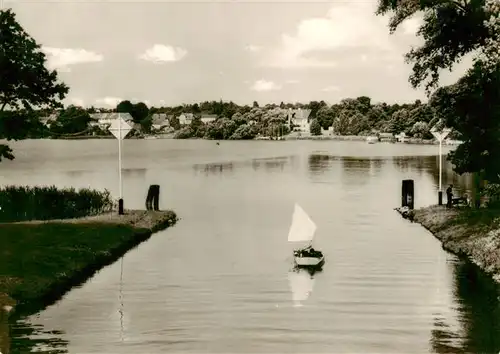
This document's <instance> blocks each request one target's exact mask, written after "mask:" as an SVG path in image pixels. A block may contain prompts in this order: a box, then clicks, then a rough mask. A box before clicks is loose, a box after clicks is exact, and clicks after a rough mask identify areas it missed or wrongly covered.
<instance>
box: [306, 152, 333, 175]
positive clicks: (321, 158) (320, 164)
mask: <svg viewBox="0 0 500 354" xmlns="http://www.w3.org/2000/svg"><path fill="white" fill-rule="evenodd" d="M338 160H340V157H339V156H332V155H324V154H311V155H309V158H308V160H307V162H308V163H307V166H308V169H309V172H311V173H313V174H318V173H323V172H325V171H328V170H329V169H331V167H332V165H333V162H334V161H338Z"/></svg>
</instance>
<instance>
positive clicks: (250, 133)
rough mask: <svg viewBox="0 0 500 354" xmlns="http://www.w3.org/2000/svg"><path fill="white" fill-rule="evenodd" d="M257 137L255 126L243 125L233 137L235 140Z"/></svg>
mask: <svg viewBox="0 0 500 354" xmlns="http://www.w3.org/2000/svg"><path fill="white" fill-rule="evenodd" d="M256 136H257V132H256V129H255V127H254V126H252V125H247V124H242V125H240V126H239V127H238V129H236V131H235V132H234V134H233V135H232V136H231V139H233V140H249V139H253V138H255V137H256Z"/></svg>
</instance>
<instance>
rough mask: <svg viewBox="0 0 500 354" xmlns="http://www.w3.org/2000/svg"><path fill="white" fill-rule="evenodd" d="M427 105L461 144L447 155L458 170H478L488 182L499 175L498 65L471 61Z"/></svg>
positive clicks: (499, 83) (499, 117) (499, 70)
mask: <svg viewBox="0 0 500 354" xmlns="http://www.w3.org/2000/svg"><path fill="white" fill-rule="evenodd" d="M430 102H431V104H432V105H433V106H434V107H435V108H436V110H437V111H438V112H439V113H440V115H441V117H442V118H444V120H445V124H446V125H447V126H449V127H452V128H454V129H455V130H456V131H457V132H458V133H460V135H461V137H462V139H463V141H464V143H463V144H461V145H459V146H458V147H457V149H456V150H455V151H453V152H452V153H451V154H450V155H449V159H450V160H451V162H452V163H453V165H454V170H455V171H456V172H457V173H459V174H462V173H465V172H480V173H482V175H483V177H485V178H486V179H487V180H490V181H497V180H498V175H499V174H500V164H499V163H498V161H500V65H497V68H496V70H493V71H486V70H482V67H481V62H477V63H475V64H474V66H473V68H472V69H470V70H469V71H468V72H467V74H466V75H465V76H464V77H463V78H461V79H460V80H459V81H458V82H457V83H456V84H454V85H451V86H447V87H443V88H440V89H438V90H437V91H436V92H435V94H434V95H433V96H432V98H431V101H430Z"/></svg>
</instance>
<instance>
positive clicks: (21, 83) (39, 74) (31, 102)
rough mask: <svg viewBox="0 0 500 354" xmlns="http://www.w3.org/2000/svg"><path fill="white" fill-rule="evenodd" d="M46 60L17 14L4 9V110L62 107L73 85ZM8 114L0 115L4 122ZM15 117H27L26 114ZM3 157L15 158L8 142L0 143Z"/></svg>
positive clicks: (0, 44) (0, 98)
mask: <svg viewBox="0 0 500 354" xmlns="http://www.w3.org/2000/svg"><path fill="white" fill-rule="evenodd" d="M45 63H46V56H45V54H44V53H43V52H42V51H41V47H40V45H39V44H38V43H37V42H36V41H35V40H34V39H33V38H32V37H31V36H30V35H29V34H28V33H26V32H25V31H24V29H23V28H22V26H21V25H20V24H19V23H18V22H17V21H16V17H15V14H14V13H13V12H12V11H11V10H10V9H7V10H0V113H3V112H4V110H5V108H6V107H9V108H10V109H11V110H16V109H19V108H20V107H23V108H24V109H25V110H26V111H31V110H32V109H34V108H51V109H53V108H58V107H62V104H61V103H60V101H61V100H63V99H64V98H65V97H66V94H67V93H68V91H69V88H68V87H67V86H66V85H65V84H64V83H59V82H58V78H57V71H55V70H52V71H49V70H48V69H47V68H46V67H45ZM8 115H10V114H7V115H4V114H1V115H0V125H3V123H4V118H5V117H6V116H8ZM10 117H12V115H10ZM15 117H16V119H18V120H23V119H27V116H26V115H22V114H18V115H16V116H15ZM19 126H24V123H20V124H19ZM0 129H1V128H0ZM14 135H15V134H14ZM12 137H13V135H11V136H7V139H8V140H11V139H12ZM2 158H7V159H9V160H12V159H14V156H13V154H12V150H11V149H10V148H9V147H8V146H7V145H0V160H1V159H2Z"/></svg>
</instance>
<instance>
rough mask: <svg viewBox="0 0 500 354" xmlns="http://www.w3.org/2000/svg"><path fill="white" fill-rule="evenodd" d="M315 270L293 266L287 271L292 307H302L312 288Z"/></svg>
mask: <svg viewBox="0 0 500 354" xmlns="http://www.w3.org/2000/svg"><path fill="white" fill-rule="evenodd" d="M316 272H317V270H314V269H304V268H298V267H294V268H293V269H292V270H291V271H289V272H288V282H289V284H290V289H291V291H292V301H293V307H302V306H304V304H303V302H305V301H306V300H307V299H308V298H309V296H310V295H311V294H312V291H313V288H314V281H315V279H314V274H315V273H316Z"/></svg>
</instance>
